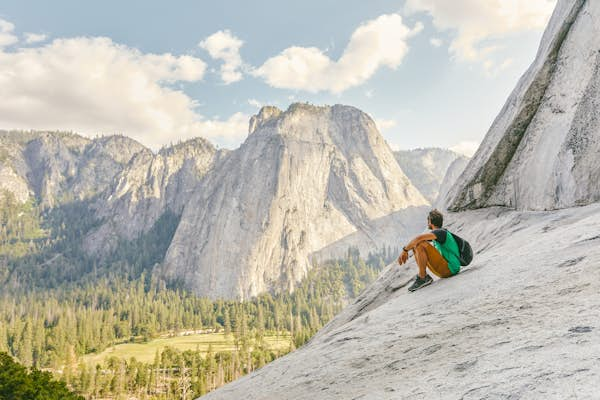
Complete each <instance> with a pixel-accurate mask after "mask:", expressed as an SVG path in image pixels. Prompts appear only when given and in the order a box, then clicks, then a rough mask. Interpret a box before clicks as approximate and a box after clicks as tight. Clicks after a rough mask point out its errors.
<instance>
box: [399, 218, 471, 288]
mask: <svg viewBox="0 0 600 400" xmlns="http://www.w3.org/2000/svg"><path fill="white" fill-rule="evenodd" d="M443 223H444V216H443V215H442V213H441V212H439V211H438V210H432V211H431V212H430V213H429V216H428V217H427V228H429V229H431V232H430V233H423V234H422V235H419V236H417V237H415V238H414V239H413V240H411V241H410V243H408V244H407V245H406V246H404V247H403V248H402V250H403V251H402V254H401V255H400V257H399V258H398V264H400V265H402V264H404V263H405V262H406V261H407V260H408V252H409V251H410V250H412V251H413V253H414V255H415V260H416V261H417V265H418V266H419V274H418V275H417V277H416V278H415V281H414V283H413V284H412V286H411V287H409V288H408V290H409V291H411V292H414V291H415V290H417V289H420V288H422V287H425V286H427V285H429V284H430V283H431V282H433V278H432V277H431V276H429V274H427V272H426V268H427V267H429V269H430V270H431V272H433V273H434V274H436V275H437V276H438V277H440V278H448V277H450V276H452V275H456V274H458V272H459V271H460V260H459V258H458V254H459V250H458V245H457V244H456V241H455V240H454V237H453V236H452V234H451V233H450V232H448V231H447V230H445V229H442V224H443ZM429 241H433V246H432V245H431V244H430V243H429Z"/></svg>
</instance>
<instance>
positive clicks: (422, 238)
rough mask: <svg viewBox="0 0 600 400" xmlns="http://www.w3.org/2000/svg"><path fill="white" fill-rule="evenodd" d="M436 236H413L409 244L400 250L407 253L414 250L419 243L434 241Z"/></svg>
mask: <svg viewBox="0 0 600 400" xmlns="http://www.w3.org/2000/svg"><path fill="white" fill-rule="evenodd" d="M435 238H436V236H435V235H434V234H433V233H431V232H428V233H423V234H421V235H419V236H415V238H414V239H413V240H411V241H410V242H408V244H407V245H406V246H404V247H403V248H402V250H404V251H408V250H412V249H414V248H415V247H416V246H417V245H418V244H419V243H421V242H423V241H426V240H427V241H428V240H435Z"/></svg>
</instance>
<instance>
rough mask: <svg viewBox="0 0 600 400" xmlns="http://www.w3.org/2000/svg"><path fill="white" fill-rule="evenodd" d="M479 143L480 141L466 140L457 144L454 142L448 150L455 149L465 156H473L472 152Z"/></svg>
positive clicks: (473, 152)
mask: <svg viewBox="0 0 600 400" xmlns="http://www.w3.org/2000/svg"><path fill="white" fill-rule="evenodd" d="M479 144H480V142H475V141H472V140H466V141H463V142H460V143H458V144H455V145H454V146H451V147H450V150H452V151H455V152H457V153H459V154H462V155H465V156H467V157H473V154H475V152H476V151H477V149H478V148H479Z"/></svg>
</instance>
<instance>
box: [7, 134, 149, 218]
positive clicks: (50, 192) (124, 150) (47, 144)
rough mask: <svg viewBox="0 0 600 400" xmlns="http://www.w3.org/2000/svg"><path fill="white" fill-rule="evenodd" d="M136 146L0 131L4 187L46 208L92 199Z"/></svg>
mask: <svg viewBox="0 0 600 400" xmlns="http://www.w3.org/2000/svg"><path fill="white" fill-rule="evenodd" d="M142 149H144V147H143V146H142V145H141V144H139V143H138V142H136V141H134V140H133V139H130V138H128V137H125V136H120V135H114V136H106V137H100V138H96V139H88V138H84V137H82V136H79V135H77V134H73V133H66V132H41V131H29V132H22V131H8V132H7V131H2V132H0V174H1V175H2V177H3V179H2V180H1V181H0V182H1V183H0V185H1V187H2V188H3V189H7V190H9V191H11V192H12V193H13V194H14V195H15V198H17V199H18V200H19V201H21V202H24V201H27V200H28V199H30V198H35V199H36V200H37V201H38V202H39V203H40V205H42V206H43V207H46V208H48V207H55V206H57V205H59V204H61V203H64V202H67V201H73V200H83V199H89V198H91V197H92V196H94V195H97V194H99V193H100V192H102V191H103V190H105V189H106V188H107V187H108V186H109V184H110V182H111V181H112V179H113V178H114V177H115V175H116V174H117V173H118V172H120V171H121V170H122V169H123V168H124V166H125V165H126V164H127V163H128V162H129V160H130V159H131V158H132V157H133V155H134V154H136V153H137V152H139V151H141V150H142Z"/></svg>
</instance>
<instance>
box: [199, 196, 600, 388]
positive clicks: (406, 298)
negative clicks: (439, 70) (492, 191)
mask: <svg viewBox="0 0 600 400" xmlns="http://www.w3.org/2000/svg"><path fill="white" fill-rule="evenodd" d="M448 219H449V225H448V228H449V229H450V230H451V231H456V232H457V233H459V234H460V236H462V237H464V238H465V239H467V240H469V241H470V242H471V244H472V245H473V248H474V250H475V251H476V256H475V258H474V260H473V263H472V264H471V265H470V266H468V267H466V268H464V270H463V271H462V272H461V273H460V274H459V275H457V276H455V277H452V278H450V279H446V280H436V281H435V282H434V284H433V285H431V286H429V287H427V288H424V289H423V290H419V291H417V292H414V293H409V292H407V291H406V286H407V284H408V283H409V282H410V281H411V280H412V278H413V277H414V275H415V273H416V266H415V265H414V261H410V262H409V263H408V267H407V266H406V265H405V266H402V267H400V266H398V265H397V264H393V265H390V266H388V267H387V268H386V269H385V270H384V271H383V272H382V273H381V276H380V277H379V279H378V280H377V281H376V282H375V283H374V284H373V285H371V286H370V287H369V288H367V289H366V291H365V292H363V293H362V294H361V296H359V298H358V299H357V300H356V301H355V302H354V303H353V304H351V305H350V306H348V307H347V308H346V309H345V310H344V311H342V313H340V314H339V315H338V316H337V317H336V318H335V319H334V320H333V321H331V322H330V323H329V324H328V325H326V326H325V327H324V328H323V329H322V330H321V331H320V332H319V333H317V335H316V336H315V337H314V338H313V339H312V340H311V341H310V342H309V343H308V344H306V345H305V346H304V347H302V348H300V349H299V350H297V351H295V352H293V353H290V354H288V355H287V356H285V357H283V358H280V359H278V360H276V361H274V362H273V363H271V364H269V365H267V366H265V367H263V368H262V369H260V370H258V371H255V372H254V373H252V374H250V375H247V376H244V377H242V378H241V379H239V380H237V381H235V382H233V383H231V384H229V385H226V386H224V387H223V388H221V389H219V390H217V391H215V392H212V393H209V394H208V395H206V396H205V397H203V399H205V398H206V399H209V400H210V399H240V398H244V399H273V398H278V399H315V398H319V399H400V398H402V399H459V398H460V399H480V398H486V399H509V398H510V399H517V398H518V399H539V398H545V399H571V398H572V399H592V398H598V397H597V396H598V393H600V311H599V310H600V231H599V229H598V227H600V204H593V205H590V206H586V207H579V208H571V209H565V210H559V211H548V212H523V211H512V210H507V209H501V208H491V209H484V210H477V211H469V212H464V213H458V214H450V215H449V216H448Z"/></svg>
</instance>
